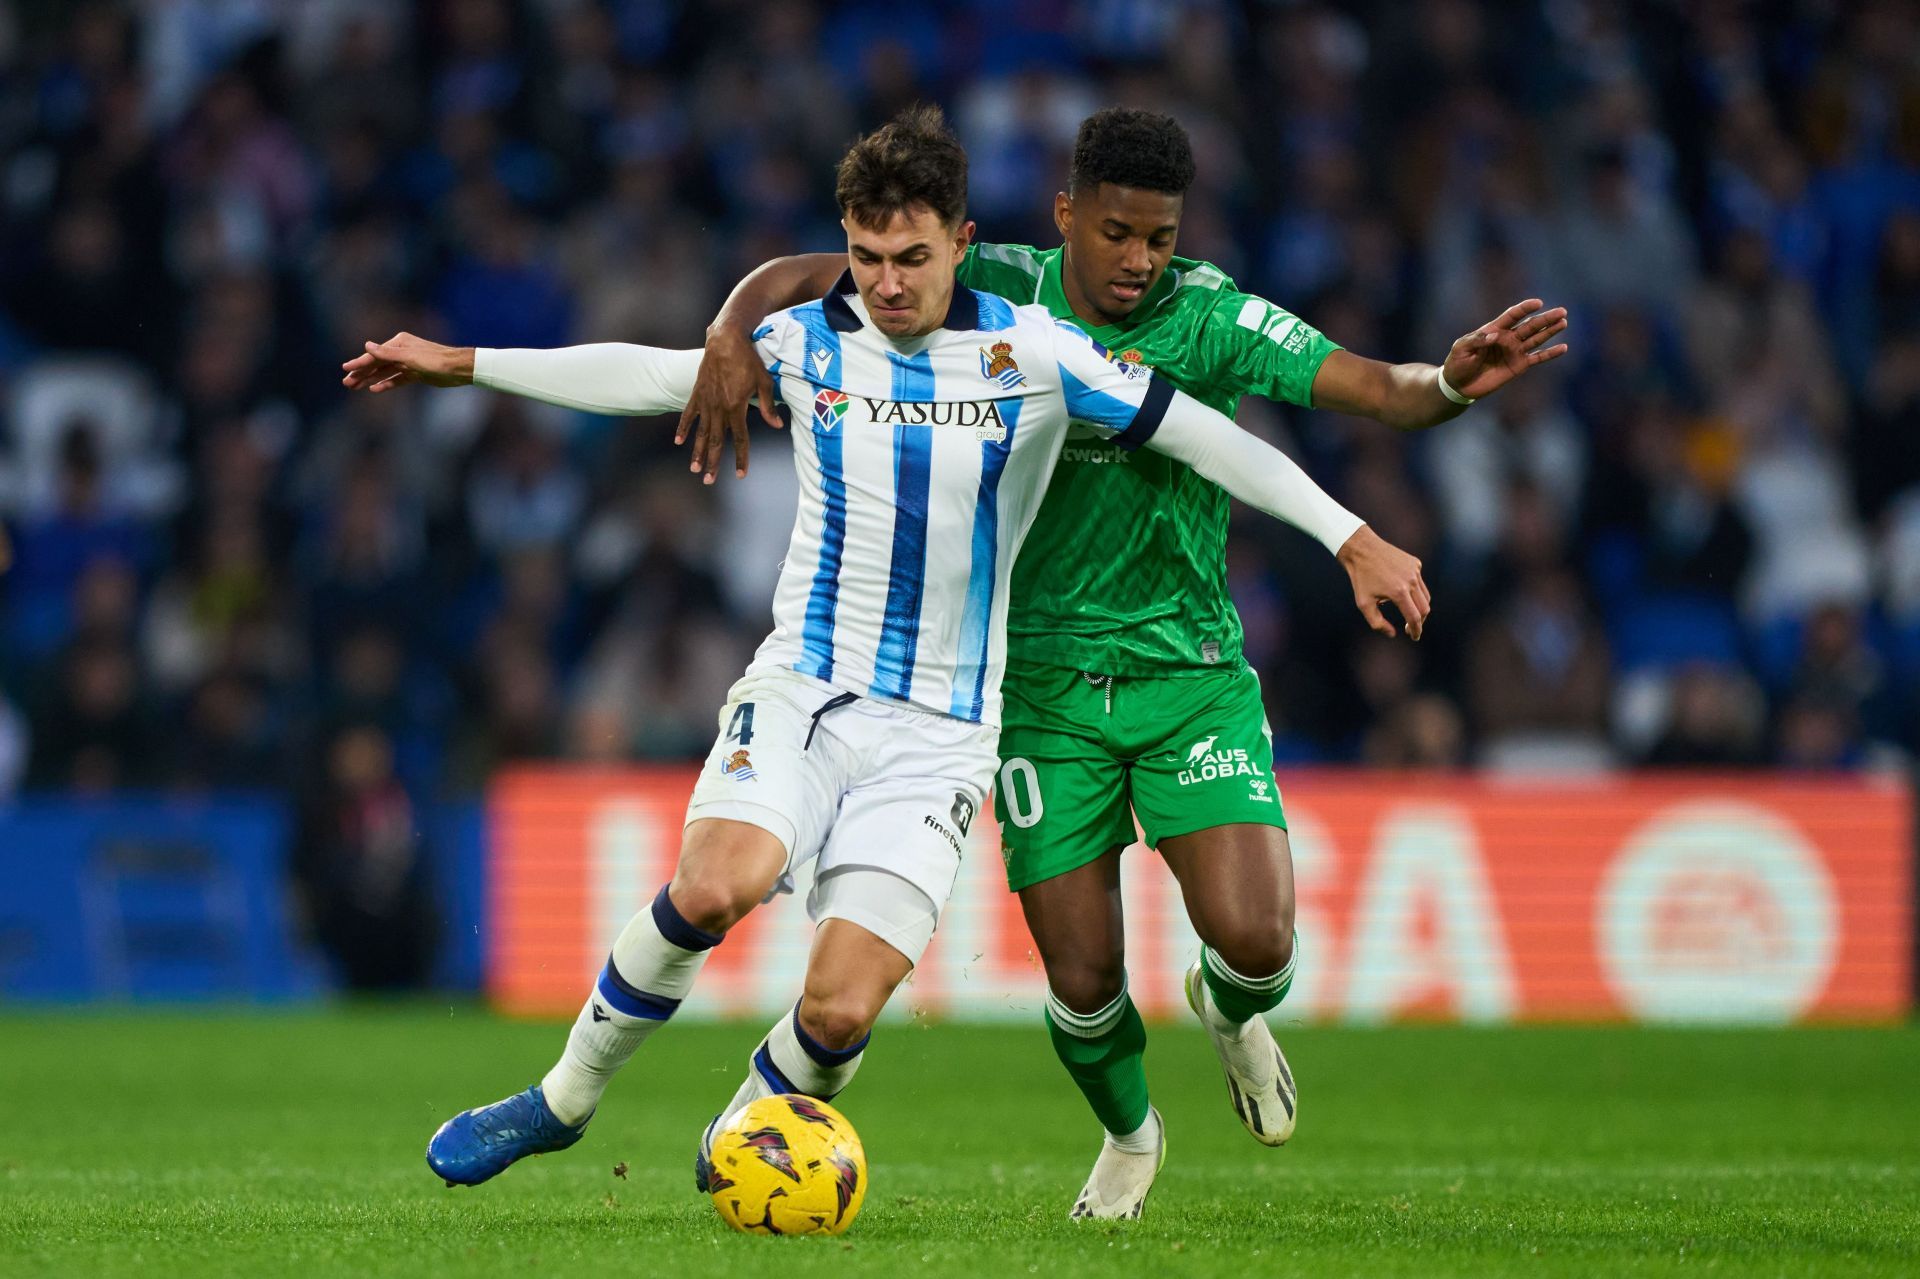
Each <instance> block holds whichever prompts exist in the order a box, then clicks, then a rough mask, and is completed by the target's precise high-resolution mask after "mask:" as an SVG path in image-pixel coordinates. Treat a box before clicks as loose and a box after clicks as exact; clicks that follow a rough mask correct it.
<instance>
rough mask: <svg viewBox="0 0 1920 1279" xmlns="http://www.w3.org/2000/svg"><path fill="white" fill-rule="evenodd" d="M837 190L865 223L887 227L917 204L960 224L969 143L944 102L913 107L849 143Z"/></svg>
mask: <svg viewBox="0 0 1920 1279" xmlns="http://www.w3.org/2000/svg"><path fill="white" fill-rule="evenodd" d="M833 194H834V198H835V199H837V200H838V201H839V202H840V211H841V212H842V213H844V214H845V215H846V216H847V217H849V218H851V219H853V220H854V221H855V222H858V223H859V224H860V225H861V226H864V227H872V228H875V229H878V228H880V227H884V226H885V225H886V224H887V223H888V222H890V221H892V220H893V215H894V214H896V213H905V212H907V211H908V210H909V209H911V208H912V207H913V206H915V205H924V206H925V207H926V208H929V209H932V210H933V211H934V212H935V213H937V214H939V215H940V220H941V221H943V222H945V223H946V224H947V225H948V226H958V225H959V224H960V223H961V222H962V221H964V220H965V219H966V216H967V152H966V148H964V147H962V146H961V145H960V139H958V138H956V137H954V136H953V130H951V129H949V128H948V127H947V118H946V116H945V115H943V114H941V111H940V108H939V107H936V106H928V105H925V104H922V105H920V106H913V107H908V108H907V109H906V110H905V111H902V112H901V113H900V114H899V115H897V116H895V117H893V119H891V120H889V121H887V122H886V123H885V124H883V125H881V126H880V127H879V128H878V129H875V130H874V131H873V132H872V133H869V134H867V135H866V136H865V137H864V138H861V139H860V140H859V141H858V142H855V143H854V144H853V145H852V146H851V147H848V148H847V153H846V155H845V156H843V157H841V160H840V170H839V173H838V175H837V181H836V182H835V185H834V192H833Z"/></svg>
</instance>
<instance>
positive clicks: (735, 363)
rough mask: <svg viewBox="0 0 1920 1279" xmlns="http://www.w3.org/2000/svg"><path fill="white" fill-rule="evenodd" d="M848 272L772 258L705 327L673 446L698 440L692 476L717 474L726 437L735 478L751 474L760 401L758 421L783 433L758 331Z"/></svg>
mask: <svg viewBox="0 0 1920 1279" xmlns="http://www.w3.org/2000/svg"><path fill="white" fill-rule="evenodd" d="M846 269H847V255H846V254H844V253H802V254H797V255H795V256H793V257H787V258H775V259H774V260H773V261H771V262H767V263H764V264H762V265H761V266H759V267H757V268H755V269H754V271H753V272H752V273H751V274H749V275H748V276H747V278H746V279H744V280H742V281H740V283H738V284H736V285H734V286H733V292H732V293H730V294H728V295H727V300H726V302H725V303H724V304H723V305H722V306H721V308H720V314H718V315H716V316H714V317H713V323H712V324H710V325H708V326H707V345H706V351H705V353H704V354H705V358H704V359H702V360H701V362H700V372H699V376H698V377H697V378H696V379H695V381H694V385H693V393H692V395H691V396H690V397H689V398H688V400H687V407H686V411H685V412H683V413H682V414H681V415H680V426H679V429H678V430H677V431H675V432H674V436H673V442H674V443H675V444H680V443H684V442H685V440H686V438H687V434H688V432H689V431H691V432H692V433H693V457H692V461H691V463H690V465H689V467H688V469H689V470H694V471H705V472H706V482H707V483H709V484H711V483H713V470H714V468H715V467H716V466H718V465H720V454H721V453H722V451H724V449H725V447H726V441H727V438H728V437H729V436H731V437H732V439H733V460H734V473H735V474H736V475H745V474H746V473H747V405H748V404H749V403H751V402H752V401H754V400H756V399H757V400H759V401H760V416H761V417H763V418H765V419H766V420H767V424H768V425H769V426H779V425H780V418H779V415H778V410H779V407H780V397H779V394H778V393H777V392H776V390H775V388H774V385H773V378H772V377H770V376H768V374H767V368H766V365H764V364H762V363H761V362H760V358H759V357H758V356H757V355H755V354H754V350H753V331H754V329H756V328H758V327H759V325H760V321H762V320H764V319H765V318H766V317H767V316H769V315H771V314H773V313H774V312H775V311H780V310H784V309H786V308H787V307H790V306H798V305H800V304H801V303H802V302H811V301H812V300H813V299H815V298H817V297H820V296H822V295H823V294H825V293H826V291H827V290H828V289H830V288H832V287H833V282H834V281H835V280H838V279H839V278H840V273H841V272H842V271H844V270H846Z"/></svg>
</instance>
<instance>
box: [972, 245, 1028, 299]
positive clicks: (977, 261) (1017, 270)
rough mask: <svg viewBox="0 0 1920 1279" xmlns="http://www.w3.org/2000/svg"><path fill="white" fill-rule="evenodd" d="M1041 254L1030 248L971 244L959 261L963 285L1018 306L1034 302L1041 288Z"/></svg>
mask: <svg viewBox="0 0 1920 1279" xmlns="http://www.w3.org/2000/svg"><path fill="white" fill-rule="evenodd" d="M1041 270H1042V263H1041V259H1040V250H1038V249H1036V248H1034V247H1032V246H1031V245H1027V244H970V245H968V246H967V255H966V256H965V257H963V258H961V259H960V270H959V272H958V274H959V277H960V283H962V284H964V285H966V286H967V287H968V288H970V289H973V290H975V291H977V292H980V293H993V294H996V295H998V296H1000V297H1003V298H1005V299H1006V300H1007V301H1009V302H1011V303H1013V304H1014V305H1015V306H1025V305H1027V303H1029V302H1031V301H1033V298H1034V294H1035V292H1036V291H1037V290H1038V289H1039V287H1040V272H1041Z"/></svg>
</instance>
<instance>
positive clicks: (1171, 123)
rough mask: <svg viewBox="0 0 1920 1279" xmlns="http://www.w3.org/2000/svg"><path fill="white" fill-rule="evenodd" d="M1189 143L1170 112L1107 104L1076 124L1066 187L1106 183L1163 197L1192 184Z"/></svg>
mask: <svg viewBox="0 0 1920 1279" xmlns="http://www.w3.org/2000/svg"><path fill="white" fill-rule="evenodd" d="M1193 172H1194V170H1193V144H1192V143H1191V142H1189V141H1187V131H1186V130H1185V129H1183V128H1181V127H1180V122H1179V121H1178V120H1176V119H1174V118H1173V117H1172V116H1170V115H1162V114H1160V113H1159V112H1158V111H1142V110H1141V109H1140V108H1138V107H1108V108H1106V109H1105V110H1103V111H1096V112H1094V113H1093V114H1092V115H1090V116H1088V117H1087V118H1086V119H1084V120H1082V121H1081V122H1080V135H1079V136H1078V137H1077V138H1075V139H1074V142H1073V167H1072V168H1071V169H1070V170H1068V173H1067V189H1068V190H1069V191H1078V190H1080V189H1082V188H1090V187H1095V186H1098V185H1100V184H1101V183H1102V182H1111V183H1113V184H1114V185H1115V186H1123V187H1133V188H1135V189H1137V190H1141V191H1159V192H1162V193H1163V194H1166V195H1185V194H1186V193H1187V188H1188V187H1190V186H1192V185H1193Z"/></svg>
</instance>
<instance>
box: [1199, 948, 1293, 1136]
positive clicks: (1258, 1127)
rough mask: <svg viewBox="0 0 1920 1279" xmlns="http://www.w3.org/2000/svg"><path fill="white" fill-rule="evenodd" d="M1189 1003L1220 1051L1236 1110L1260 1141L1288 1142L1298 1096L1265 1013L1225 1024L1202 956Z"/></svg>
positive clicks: (1291, 1074)
mask: <svg viewBox="0 0 1920 1279" xmlns="http://www.w3.org/2000/svg"><path fill="white" fill-rule="evenodd" d="M1187 1003H1188V1005H1189V1006H1190V1007H1192V1009H1193V1011H1194V1015H1195V1016H1197V1017H1199V1018H1200V1024H1201V1025H1202V1026H1205V1027H1206V1028H1207V1037H1208V1038H1209V1039H1211V1040H1213V1050H1214V1052H1216V1053H1218V1054H1219V1055H1220V1069H1221V1071H1222V1072H1224V1073H1225V1075H1226V1076H1227V1091H1228V1093H1230V1094H1231V1095H1232V1097H1233V1113H1234V1114H1236V1115H1238V1116H1240V1122H1241V1123H1242V1124H1244V1125H1245V1126H1246V1129H1247V1131H1248V1132H1250V1133H1252V1134H1253V1139H1254V1140H1255V1141H1257V1142H1260V1143H1262V1144H1263V1145H1268V1146H1284V1145H1285V1144H1286V1142H1287V1138H1289V1137H1291V1136H1293V1118H1294V1108H1295V1106H1296V1104H1297V1102H1298V1096H1297V1090H1296V1089H1295V1087H1294V1083H1293V1072H1292V1071H1291V1070H1288V1069H1287V1059H1286V1056H1285V1055H1284V1054H1283V1053H1281V1051H1280V1045H1279V1044H1277V1043H1275V1042H1274V1041H1273V1032H1272V1031H1271V1030H1269V1029H1267V1020H1266V1018H1264V1017H1250V1018H1248V1019H1247V1020H1246V1021H1245V1022H1244V1023H1242V1024H1241V1025H1239V1026H1236V1027H1234V1028H1233V1029H1232V1030H1221V1029H1220V1023H1222V1022H1224V1021H1225V1018H1223V1017H1220V1016H1219V1014H1218V1012H1217V1011H1216V1010H1214V1009H1213V1008H1212V1007H1211V1004H1210V1001H1209V1000H1208V999H1207V983H1206V981H1205V980H1204V979H1203V978H1202V977H1201V975H1200V964H1199V962H1198V961H1195V963H1194V965H1193V967H1191V968H1189V969H1187Z"/></svg>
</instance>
